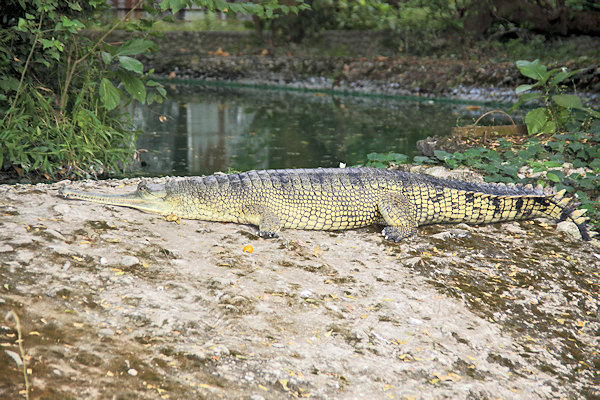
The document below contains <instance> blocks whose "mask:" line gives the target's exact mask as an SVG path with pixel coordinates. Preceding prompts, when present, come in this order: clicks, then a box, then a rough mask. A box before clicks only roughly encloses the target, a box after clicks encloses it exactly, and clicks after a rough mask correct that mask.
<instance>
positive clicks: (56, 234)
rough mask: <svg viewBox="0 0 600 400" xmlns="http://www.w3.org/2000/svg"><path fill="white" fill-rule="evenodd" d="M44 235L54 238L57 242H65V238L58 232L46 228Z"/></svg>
mask: <svg viewBox="0 0 600 400" xmlns="http://www.w3.org/2000/svg"><path fill="white" fill-rule="evenodd" d="M44 233H46V234H47V235H50V236H52V237H53V238H56V239H58V240H61V241H63V242H66V241H67V239H66V238H65V237H64V236H63V235H62V234H61V233H60V232H58V231H55V230H54V229H50V228H48V229H46V230H45V231H44Z"/></svg>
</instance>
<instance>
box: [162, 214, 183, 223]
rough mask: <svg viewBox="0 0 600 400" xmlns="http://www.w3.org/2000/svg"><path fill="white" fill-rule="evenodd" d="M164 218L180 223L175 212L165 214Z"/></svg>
mask: <svg viewBox="0 0 600 400" xmlns="http://www.w3.org/2000/svg"><path fill="white" fill-rule="evenodd" d="M165 219H166V220H167V221H169V222H176V223H178V224H180V223H181V221H180V220H179V217H178V216H177V215H175V214H169V215H165Z"/></svg>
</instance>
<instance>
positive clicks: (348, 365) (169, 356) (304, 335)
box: [0, 171, 600, 399]
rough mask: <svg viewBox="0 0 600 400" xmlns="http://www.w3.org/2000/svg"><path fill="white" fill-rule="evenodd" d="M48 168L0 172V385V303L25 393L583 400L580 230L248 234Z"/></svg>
mask: <svg viewBox="0 0 600 400" xmlns="http://www.w3.org/2000/svg"><path fill="white" fill-rule="evenodd" d="M436 173H438V174H439V173H440V171H437V172H436ZM463 173H465V174H466V172H464V171H463ZM461 177H462V176H461ZM474 179H475V178H474ZM137 182H138V180H136V179H126V180H113V181H103V182H92V181H84V182H77V183H73V185H74V186H76V187H79V188H85V189H95V190H98V191H105V192H110V193H124V192H129V191H133V190H134V189H135V184H136V183H137ZM63 184H65V182H63V183H60V184H52V185H45V184H38V185H15V186H9V185H0V214H1V215H2V217H1V219H0V316H1V318H2V320H1V321H0V343H1V344H2V350H3V351H1V352H0V397H2V398H19V397H23V395H22V390H23V389H24V382H23V375H22V369H21V368H22V366H20V365H19V364H18V363H17V362H16V360H17V359H21V354H20V351H19V348H18V345H17V340H18V332H17V329H16V324H15V322H14V320H12V319H10V318H9V319H5V318H4V316H5V315H7V313H8V312H9V311H10V310H14V312H15V313H16V314H17V315H18V316H19V317H20V320H21V333H22V337H23V346H24V353H25V356H24V357H23V358H24V361H25V363H26V368H27V369H28V370H29V372H28V377H29V382H30V385H31V391H30V394H31V396H32V398H57V399H58V398H60V399H68V398H86V399H105V398H139V399H144V398H148V399H150V398H153V399H154V398H171V399H177V398H207V399H217V398H227V399H234V398H236V399H237V398H245V399H261V398H262V399H281V398H293V397H296V398H302V397H303V398H313V399H332V398H336V399H358V398H372V399H377V398H382V399H385V398H396V399H398V398H399V399H402V398H416V399H418V398H481V399H485V398H489V399H496V398H502V399H512V398H529V399H554V398H597V397H598V396H600V392H599V389H598V388H599V387H600V386H599V385H598V383H599V379H600V375H599V372H598V371H599V370H600V355H599V353H598V351H599V347H598V346H599V345H598V343H599V336H600V321H599V319H598V311H599V306H600V298H599V295H598V293H599V288H600V268H599V264H600V247H599V245H598V242H597V241H593V242H591V243H583V242H581V241H579V240H577V239H575V238H571V237H570V236H568V235H566V234H565V233H562V232H558V231H557V229H556V226H555V225H553V224H545V223H544V222H540V221H533V222H510V223H505V224H497V225H488V226H468V225H464V224H462V225H448V226H438V225H436V226H430V227H424V228H421V229H420V234H419V236H418V237H416V238H413V239H411V240H408V241H406V242H403V243H400V244H392V243H388V242H386V241H384V240H383V238H382V236H381V234H380V228H376V227H372V228H366V229H360V230H352V231H345V232H311V231H294V230H286V231H284V232H282V234H281V237H280V238H279V239H275V240H264V239H261V238H259V237H258V236H257V234H256V230H255V228H253V227H251V226H245V225H236V224H222V223H211V222H202V221H189V220H182V221H181V223H180V224H177V223H175V222H167V221H166V220H165V219H164V218H162V217H160V216H156V215H151V214H145V213H142V212H139V211H136V210H132V209H127V208H121V207H113V206H106V205H99V204H93V203H85V202H78V201H67V200H64V199H61V198H59V197H57V196H56V194H57V191H58V188H59V187H60V186H61V185H63ZM248 245H250V246H252V248H251V252H250V248H249V247H248Z"/></svg>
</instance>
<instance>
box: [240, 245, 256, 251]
mask: <svg viewBox="0 0 600 400" xmlns="http://www.w3.org/2000/svg"><path fill="white" fill-rule="evenodd" d="M242 251H243V252H244V253H252V252H253V251H254V247H252V245H251V244H247V245H245V246H244V248H243V249H242Z"/></svg>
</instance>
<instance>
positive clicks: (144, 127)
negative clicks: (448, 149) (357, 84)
mask: <svg viewBox="0 0 600 400" xmlns="http://www.w3.org/2000/svg"><path fill="white" fill-rule="evenodd" d="M167 86H168V98H167V99H166V100H165V101H164V102H163V103H162V104H154V105H151V106H139V105H138V106H133V107H132V108H131V113H132V115H133V121H134V123H135V125H136V126H137V127H138V128H139V129H140V130H141V131H142V132H143V134H142V135H140V137H139V138H138V142H137V146H138V149H142V150H143V152H142V153H141V160H142V163H141V166H139V168H138V169H137V170H136V171H135V174H137V175H145V176H159V175H203V174H210V173H213V172H216V171H228V170H239V171H246V170H251V169H266V168H315V167H337V166H339V164H340V162H343V163H346V164H347V165H348V166H352V165H356V164H359V163H362V162H365V160H366V156H367V154H368V153H371V152H391V151H393V152H397V153H404V154H407V155H411V156H412V155H418V152H417V150H416V143H417V141H418V140H420V139H423V138H426V137H427V136H432V135H447V134H450V130H451V129H452V127H454V126H456V125H457V121H459V122H461V123H463V124H469V123H472V122H473V119H474V118H476V117H477V116H478V115H481V114H482V113H484V112H485V111H487V110H488V109H489V108H486V107H482V108H481V109H478V110H472V111H469V110H468V109H469V107H467V105H466V104H459V103H448V102H439V101H432V100H420V99H399V98H383V97H374V96H356V95H353V96H351V95H340V94H334V93H332V92H306V91H302V92H299V91H289V90H274V89H257V88H248V87H228V86H215V85H208V84H204V85H203V84H192V85H167Z"/></svg>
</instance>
